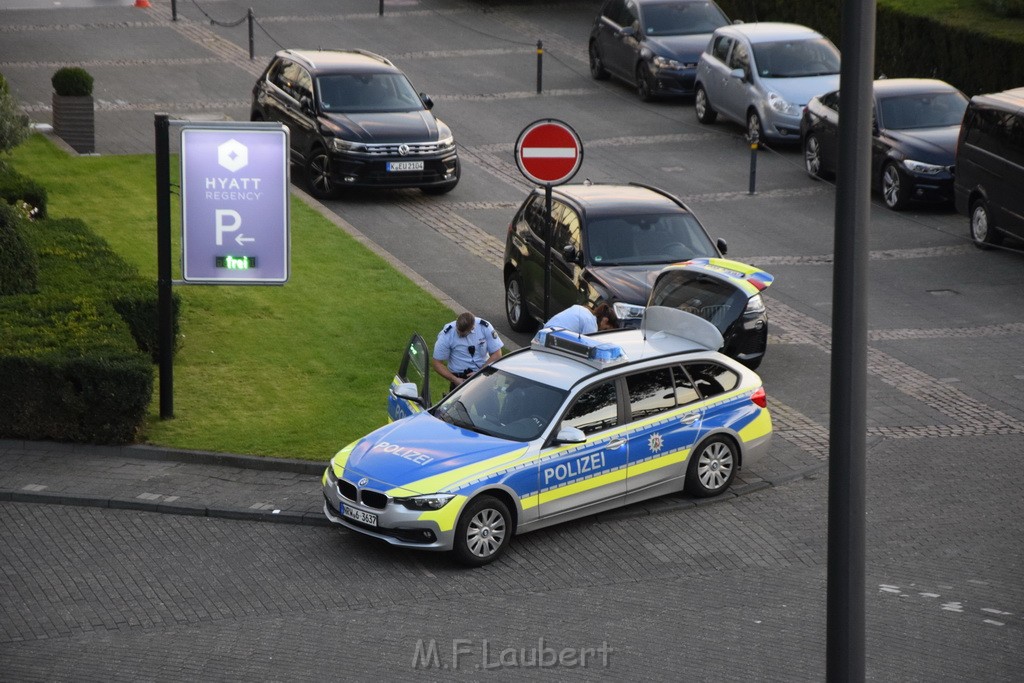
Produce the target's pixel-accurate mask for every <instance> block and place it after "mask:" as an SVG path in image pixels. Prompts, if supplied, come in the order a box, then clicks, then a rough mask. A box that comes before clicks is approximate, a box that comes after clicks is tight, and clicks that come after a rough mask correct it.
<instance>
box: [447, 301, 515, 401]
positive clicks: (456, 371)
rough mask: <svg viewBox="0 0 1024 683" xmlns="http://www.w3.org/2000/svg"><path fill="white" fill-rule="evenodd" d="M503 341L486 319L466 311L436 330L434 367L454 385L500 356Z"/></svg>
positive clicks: (453, 386)
mask: <svg viewBox="0 0 1024 683" xmlns="http://www.w3.org/2000/svg"><path fill="white" fill-rule="evenodd" d="M504 345H505V344H504V342H502V341H501V339H499V338H498V333H497V332H495V331H494V328H493V327H491V324H490V323H489V322H487V321H486V320H483V319H482V318H477V317H476V316H474V315H473V314H472V313H469V312H468V311H467V312H465V313H462V314H460V315H459V317H458V318H456V319H455V320H453V321H452V322H450V323H448V324H447V325H445V326H444V328H443V329H442V330H441V331H440V332H439V333H438V335H437V343H436V344H434V358H433V365H434V370H435V371H436V372H437V374H439V375H441V376H442V377H444V378H445V379H447V380H448V382H449V383H450V384H451V388H452V389H454V388H455V387H457V386H459V385H460V384H462V382H463V381H465V379H466V378H467V377H469V376H470V375H472V374H473V373H474V372H476V371H478V370H479V369H480V368H482V367H483V366H485V365H487V364H489V363H493V362H494V361H496V360H498V359H499V358H501V347H503V346H504ZM446 364H447V367H446Z"/></svg>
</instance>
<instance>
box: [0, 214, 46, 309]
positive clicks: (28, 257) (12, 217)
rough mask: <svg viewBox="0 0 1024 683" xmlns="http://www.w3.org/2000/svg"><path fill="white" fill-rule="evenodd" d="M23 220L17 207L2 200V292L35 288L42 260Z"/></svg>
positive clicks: (0, 240) (13, 292)
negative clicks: (40, 260)
mask: <svg viewBox="0 0 1024 683" xmlns="http://www.w3.org/2000/svg"><path fill="white" fill-rule="evenodd" d="M22 222H23V221H22V218H21V214H20V213H19V212H18V210H17V209H15V208H14V207H13V206H8V205H7V204H4V203H3V202H0V296H6V295H9V294H22V293H29V292H34V291H36V286H37V282H38V278H39V264H38V262H37V260H36V254H35V252H34V251H33V250H32V248H31V247H30V246H29V245H28V242H27V241H26V240H25V237H24V235H23V234H22V227H21V226H22Z"/></svg>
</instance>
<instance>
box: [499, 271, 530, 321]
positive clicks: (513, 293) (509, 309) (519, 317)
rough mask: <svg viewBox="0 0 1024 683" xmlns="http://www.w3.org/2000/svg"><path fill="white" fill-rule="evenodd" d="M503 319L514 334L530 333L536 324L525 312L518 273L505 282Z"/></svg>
mask: <svg viewBox="0 0 1024 683" xmlns="http://www.w3.org/2000/svg"><path fill="white" fill-rule="evenodd" d="M505 317H506V318H508V324H509V327H511V328H512V329H513V330H515V331H516V332H532V331H533V328H534V327H535V325H536V323H535V322H534V320H533V318H531V317H530V315H529V313H527V312H526V300H525V299H524V298H523V279H522V278H521V277H519V274H518V273H512V274H510V275H509V276H508V280H506V281H505Z"/></svg>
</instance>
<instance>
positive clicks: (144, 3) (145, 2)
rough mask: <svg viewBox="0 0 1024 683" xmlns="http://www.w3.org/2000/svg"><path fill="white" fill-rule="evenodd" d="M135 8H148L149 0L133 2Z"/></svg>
mask: <svg viewBox="0 0 1024 683" xmlns="http://www.w3.org/2000/svg"><path fill="white" fill-rule="evenodd" d="M135 6H136V7H143V8H145V7H149V6H150V4H149V0H135Z"/></svg>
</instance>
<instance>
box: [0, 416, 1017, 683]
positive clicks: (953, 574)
mask: <svg viewBox="0 0 1024 683" xmlns="http://www.w3.org/2000/svg"><path fill="white" fill-rule="evenodd" d="M1007 438H1009V437H1005V436H986V437H971V438H964V439H963V440H962V446H963V447H964V449H965V450H966V451H969V452H983V453H987V454H990V459H989V461H988V465H989V466H990V467H991V469H992V470H994V471H999V472H1003V473H1007V475H1006V476H998V477H993V476H990V475H989V474H988V473H980V472H978V471H977V470H974V471H973V472H971V471H967V472H965V471H964V470H963V468H961V467H960V466H959V463H958V462H956V461H955V459H947V460H943V461H942V462H936V461H935V458H934V455H933V453H932V452H931V451H930V450H929V449H928V448H925V447H921V445H922V442H920V441H914V442H909V443H910V445H911V447H910V448H909V449H908V448H907V445H908V442H905V441H902V440H897V439H891V440H885V441H883V442H881V443H880V444H878V445H877V446H876V447H875V448H873V449H872V452H871V455H870V461H869V481H870V485H869V499H868V535H869V544H868V545H869V549H870V550H869V557H868V565H867V566H868V569H867V603H866V604H867V629H866V640H867V653H868V662H867V663H868V674H869V679H871V680H906V681H955V680H990V681H1002V680H1005V681H1010V680H1015V679H1017V677H1018V674H1019V670H1020V667H1021V666H1022V665H1024V655H1022V650H1021V648H1020V643H1021V642H1022V641H1021V639H1022V635H1024V620H1022V618H1021V614H1022V609H1024V586H1022V585H1021V582H1020V580H1019V572H1018V571H1017V566H1018V565H1019V561H1020V560H1021V559H1024V558H1022V557H1021V547H1022V540H1024V539H1022V537H1021V532H1020V528H1019V524H1016V522H1015V520H1017V519H1019V517H1020V515H1021V513H1024V503H1022V502H1021V499H1020V497H1019V496H1017V495H1016V491H1017V490H1019V488H1020V486H1021V485H1022V484H1024V481H1022V479H1021V477H1020V474H1019V469H1017V470H1016V472H1017V474H1009V473H1012V472H1014V468H1013V467H1012V462H1011V461H1013V460H1014V459H1016V458H1017V457H1018V455H1017V454H1016V453H1013V452H1010V451H1009V450H1008V449H1006V447H1005V446H1006V439H1007ZM896 459H898V460H899V462H900V463H901V467H900V469H901V470H906V471H909V472H925V471H929V472H933V473H934V474H935V475H936V476H937V479H938V480H940V481H950V480H954V479H955V480H956V482H957V486H956V489H955V491H951V490H950V489H949V488H948V487H945V486H943V487H941V488H940V487H937V486H935V485H934V484H933V483H932V479H931V478H930V477H928V478H925V477H896V476H892V468H891V467H890V466H889V463H890V462H892V461H893V460H896ZM993 490H996V491H998V492H1001V493H1003V494H1005V495H1002V496H998V497H997V496H993V495H992V493H993ZM922 493H923V494H925V495H920V494H922ZM826 496H827V477H826V476H824V475H822V476H820V477H811V478H808V479H804V480H800V481H797V482H793V483H790V484H787V485H783V486H779V487H775V488H772V489H765V490H762V491H757V492H753V493H751V494H750V495H747V496H743V497H741V498H738V499H735V500H733V501H731V502H729V503H726V504H713V505H707V506H700V507H695V508H690V509H668V510H664V511H662V512H660V513H658V514H654V515H652V516H647V517H632V518H626V519H589V520H583V521H581V522H577V523H572V524H568V525H563V526H560V527H556V528H553V529H550V530H544V531H540V532H536V533H533V534H529V535H526V536H523V537H520V538H518V539H516V542H515V543H514V545H513V546H512V548H511V549H510V551H509V554H508V555H507V556H506V559H504V560H503V561H502V562H500V563H498V564H495V565H491V566H489V567H487V568H485V569H481V570H476V571H466V570H462V569H459V568H456V567H455V566H453V565H452V564H451V563H450V561H449V560H448V559H447V558H446V557H444V556H439V555H433V554H428V553H409V552H403V551H399V550H394V549H392V548H390V547H388V546H386V545H384V544H381V543H376V542H372V541H370V540H368V539H363V538H361V537H359V536H357V535H354V534H350V533H348V532H346V531H338V530H334V529H326V528H315V527H302V526H285V525H276V524H258V523H253V522H249V521H234V520H221V519H209V518H198V517H186V516H172V515H158V514H152V513H147V512H138V511H129V510H103V509H93V508H81V507H67V506H55V505H38V504H33V503H0V510H2V514H0V542H2V543H3V547H4V548H5V550H6V551H5V553H4V555H3V559H2V560H0V566H2V570H3V577H4V578H3V595H4V600H3V603H2V605H3V606H2V610H3V618H2V619H0V656H2V658H3V661H4V662H5V671H6V676H5V677H7V678H8V679H11V680H62V679H65V678H72V679H75V680H92V679H97V680H98V679H99V678H102V677H106V678H107V679H108V680H138V679H140V678H142V679H151V678H155V679H159V680H185V679H191V680H195V679H196V678H204V679H256V680H291V679H295V678H299V677H302V678H311V677H314V676H318V677H319V676H330V675H338V674H339V672H344V674H345V677H346V678H347V679H350V680H351V679H356V680H358V679H367V678H370V677H374V678H376V679H379V678H381V677H383V678H394V677H398V676H403V675H411V674H412V673H413V669H414V668H416V667H415V665H414V662H416V663H418V664H420V665H422V666H420V668H424V667H425V668H426V669H427V670H426V671H422V672H421V673H424V674H426V676H427V677H428V678H435V679H443V678H449V677H456V678H461V679H465V680H470V679H477V678H479V677H480V676H481V671H482V670H483V669H480V668H476V667H484V666H496V665H495V662H500V661H501V660H500V659H499V658H498V657H499V655H498V654H497V653H498V652H500V651H502V650H505V649H506V648H514V649H515V651H516V652H518V650H519V649H520V648H527V649H528V648H535V647H543V645H540V644H539V643H540V639H541V638H543V640H544V642H545V643H547V647H553V648H557V650H559V651H561V650H562V649H564V648H594V649H596V648H599V647H601V646H602V645H603V644H607V646H608V647H609V648H611V654H610V656H609V660H608V666H607V667H605V666H603V665H602V664H600V663H599V662H598V661H596V660H591V664H590V666H588V667H587V669H585V670H584V669H574V668H567V667H562V668H560V669H559V671H558V673H557V676H558V677H559V678H566V679H577V678H579V679H586V678H592V677H596V678H606V679H609V680H612V679H621V678H622V677H623V676H629V677H631V678H637V679H639V680H644V679H647V680H679V676H680V675H681V674H680V672H684V673H683V674H682V675H683V678H684V679H689V678H691V677H692V678H694V679H699V680H751V679H765V680H787V681H794V680H808V681H810V680H820V679H821V678H822V671H823V666H824V661H823V657H824V633H825V625H824V592H825V578H824V574H825V544H824V539H825V533H824V531H825V529H824V527H825V519H826V516H827V515H826V506H827V499H826ZM937 519H941V520H942V523H941V524H936V520H937ZM431 641H433V642H434V643H435V645H436V647H437V652H436V654H437V661H436V666H437V667H438V668H432V667H433V666H434V664H433V663H432V660H430V659H427V660H422V659H421V660H417V659H416V651H417V644H418V643H419V644H420V645H419V646H420V647H421V648H429V644H430V642H431ZM485 641H486V647H487V648H488V651H489V654H487V655H486V658H485V653H484V647H485ZM424 651H428V650H424ZM455 652H460V653H461V652H464V653H465V654H462V655H460V656H459V657H457V658H456V660H458V661H459V668H458V670H457V671H453V670H451V668H450V667H451V666H452V665H453V664H454V663H455V661H456V660H453V656H454V655H453V653H455ZM516 656H518V655H516ZM505 657H506V662H507V663H508V662H511V661H512V659H510V658H511V657H512V655H507V654H506V655H505ZM519 661H522V660H519ZM443 667H449V668H448V669H445V668H443ZM487 671H488V675H491V674H499V673H504V674H508V675H516V676H520V675H525V676H526V677H528V678H529V677H537V678H539V677H541V676H544V675H550V674H551V672H550V671H545V670H540V669H539V667H535V668H532V669H531V668H526V669H525V670H524V669H523V668H521V667H514V666H507V667H506V668H504V669H501V670H499V669H497V668H496V669H495V670H493V671H491V670H490V669H488V670H487ZM685 672H692V676H687V675H686V674H685Z"/></svg>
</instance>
